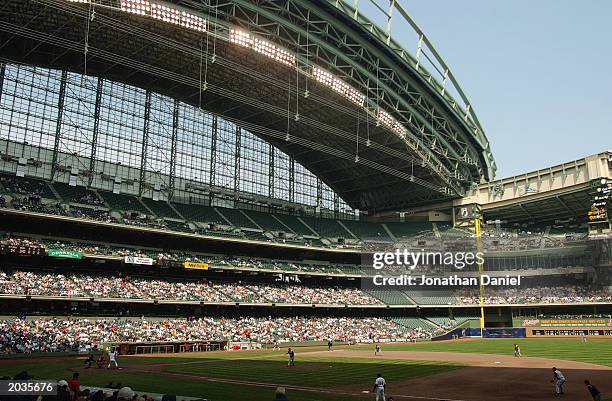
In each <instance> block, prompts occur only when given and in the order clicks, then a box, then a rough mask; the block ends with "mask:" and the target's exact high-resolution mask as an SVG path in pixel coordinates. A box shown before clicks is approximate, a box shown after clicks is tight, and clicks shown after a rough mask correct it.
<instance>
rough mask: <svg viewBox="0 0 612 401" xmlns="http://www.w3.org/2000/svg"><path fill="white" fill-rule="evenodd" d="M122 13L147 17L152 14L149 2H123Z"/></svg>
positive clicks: (137, 0)
mask: <svg viewBox="0 0 612 401" xmlns="http://www.w3.org/2000/svg"><path fill="white" fill-rule="evenodd" d="M120 5H121V11H126V12H128V13H132V14H139V15H147V14H149V13H150V12H151V2H149V0H121V2H120Z"/></svg>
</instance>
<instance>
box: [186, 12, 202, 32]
mask: <svg viewBox="0 0 612 401" xmlns="http://www.w3.org/2000/svg"><path fill="white" fill-rule="evenodd" d="M179 25H181V26H184V27H185V28H189V29H193V30H195V31H199V32H205V31H206V20H205V19H204V18H202V17H198V16H197V15H193V14H190V13H188V12H186V11H182V12H181V22H180V24H179Z"/></svg>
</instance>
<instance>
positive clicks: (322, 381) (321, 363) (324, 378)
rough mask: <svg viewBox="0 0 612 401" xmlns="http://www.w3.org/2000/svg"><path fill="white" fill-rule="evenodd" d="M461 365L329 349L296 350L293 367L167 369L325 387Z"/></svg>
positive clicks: (256, 362)
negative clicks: (354, 354) (303, 352)
mask: <svg viewBox="0 0 612 401" xmlns="http://www.w3.org/2000/svg"><path fill="white" fill-rule="evenodd" d="M460 367H461V366H460V365H457V364H451V363H444V362H427V361H406V360H398V359H380V360H374V359H365V358H338V357H334V353H333V352H330V353H329V355H325V356H316V357H315V356H308V355H303V356H300V354H297V356H296V366H293V367H287V362H286V360H285V359H284V358H282V357H267V358H257V359H233V360H221V359H220V360H210V361H207V362H206V363H202V364H197V365H194V364H190V365H172V366H167V367H165V368H164V370H165V371H168V372H176V373H187V374H192V375H201V376H206V377H215V378H224V379H235V380H247V381H256V382H260V383H273V384H287V385H296V386H308V387H322V388H325V387H333V386H337V385H346V384H364V383H370V382H372V383H373V382H374V379H375V378H376V374H377V373H381V374H382V375H383V376H384V377H385V378H386V379H387V380H390V381H401V380H407V379H411V378H416V377H422V376H428V375H432V374H436V373H441V372H447V371H449V370H453V369H457V368H460Z"/></svg>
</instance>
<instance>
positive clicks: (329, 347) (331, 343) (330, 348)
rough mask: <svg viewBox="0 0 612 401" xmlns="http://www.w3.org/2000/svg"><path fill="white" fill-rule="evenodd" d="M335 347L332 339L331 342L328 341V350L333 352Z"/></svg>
mask: <svg viewBox="0 0 612 401" xmlns="http://www.w3.org/2000/svg"><path fill="white" fill-rule="evenodd" d="M333 346H334V341H333V340H332V339H331V338H330V339H329V340H327V350H328V351H331V350H332V347H333Z"/></svg>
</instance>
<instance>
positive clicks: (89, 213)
mask: <svg viewBox="0 0 612 401" xmlns="http://www.w3.org/2000/svg"><path fill="white" fill-rule="evenodd" d="M70 213H72V215H73V216H74V217H77V218H80V219H89V220H96V221H101V222H104V223H114V222H115V219H113V218H112V217H111V215H110V212H109V211H108V210H104V209H98V208H96V209H91V208H85V207H77V206H70Z"/></svg>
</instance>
